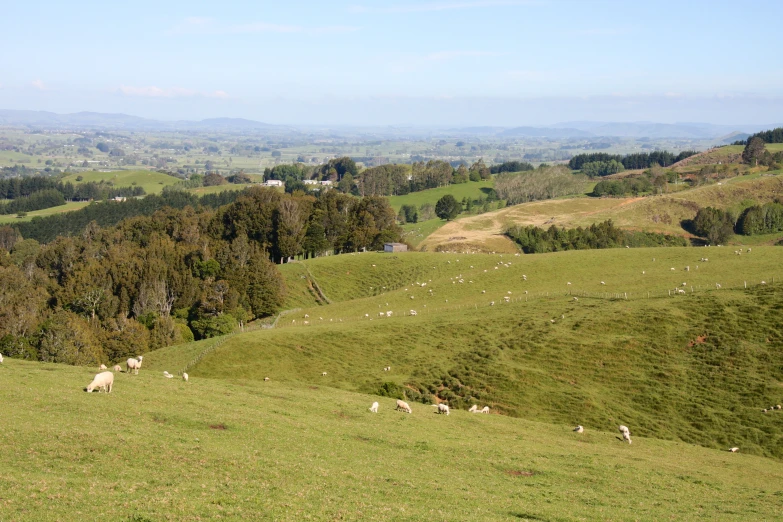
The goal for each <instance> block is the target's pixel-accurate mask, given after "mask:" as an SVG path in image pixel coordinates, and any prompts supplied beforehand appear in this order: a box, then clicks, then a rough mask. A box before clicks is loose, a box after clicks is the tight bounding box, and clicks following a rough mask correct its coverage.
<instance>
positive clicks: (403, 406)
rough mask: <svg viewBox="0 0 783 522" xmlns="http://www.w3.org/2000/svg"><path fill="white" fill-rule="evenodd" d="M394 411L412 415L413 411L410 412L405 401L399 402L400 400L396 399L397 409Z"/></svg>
mask: <svg viewBox="0 0 783 522" xmlns="http://www.w3.org/2000/svg"><path fill="white" fill-rule="evenodd" d="M394 409H395V410H402V411H404V412H405V413H413V410H411V407H410V406H408V403H407V402H405V401H401V400H400V399H397V407H396V408H394Z"/></svg>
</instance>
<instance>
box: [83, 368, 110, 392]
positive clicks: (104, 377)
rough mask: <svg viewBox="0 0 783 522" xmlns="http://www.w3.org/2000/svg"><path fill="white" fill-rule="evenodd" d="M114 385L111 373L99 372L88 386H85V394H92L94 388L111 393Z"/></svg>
mask: <svg viewBox="0 0 783 522" xmlns="http://www.w3.org/2000/svg"><path fill="white" fill-rule="evenodd" d="M113 385H114V374H113V373H111V372H101V373H99V374H98V375H96V376H95V378H94V379H93V380H92V382H91V383H90V384H88V385H87V393H92V391H93V390H94V389H95V388H98V389H99V390H98V391H100V390H103V391H106V392H108V393H111V388H112V386H113Z"/></svg>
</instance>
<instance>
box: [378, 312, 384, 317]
mask: <svg viewBox="0 0 783 522" xmlns="http://www.w3.org/2000/svg"><path fill="white" fill-rule="evenodd" d="M378 317H386V314H385V313H383V312H378Z"/></svg>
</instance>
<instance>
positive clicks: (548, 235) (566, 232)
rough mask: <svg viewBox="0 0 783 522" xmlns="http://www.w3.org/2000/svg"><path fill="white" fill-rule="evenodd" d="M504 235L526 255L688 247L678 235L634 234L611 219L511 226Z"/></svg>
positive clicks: (684, 240)
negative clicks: (567, 225) (564, 224)
mask: <svg viewBox="0 0 783 522" xmlns="http://www.w3.org/2000/svg"><path fill="white" fill-rule="evenodd" d="M505 234H506V236H507V237H509V238H510V239H511V240H512V241H514V242H515V243H516V244H517V245H519V247H520V248H521V249H522V251H523V252H525V253H526V254H543V253H546V252H560V251H563V250H589V249H599V248H620V247H625V246H629V247H657V246H687V245H688V242H687V240H686V239H685V238H683V237H680V236H672V235H668V234H659V233H655V232H635V231H629V230H623V229H621V228H617V227H616V226H614V223H612V220H611V219H610V220H607V221H604V222H602V223H594V224H592V225H590V226H589V227H587V228H582V227H577V228H571V229H567V228H560V227H557V226H555V225H552V226H551V227H549V228H546V229H545V228H541V227H535V226H526V227H522V226H518V225H517V226H512V227H509V228H508V229H507V230H506V233H505Z"/></svg>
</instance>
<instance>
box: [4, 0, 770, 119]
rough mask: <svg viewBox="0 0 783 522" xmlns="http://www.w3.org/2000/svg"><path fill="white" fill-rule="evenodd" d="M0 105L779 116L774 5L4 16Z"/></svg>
mask: <svg viewBox="0 0 783 522" xmlns="http://www.w3.org/2000/svg"><path fill="white" fill-rule="evenodd" d="M3 12H4V19H5V21H6V23H5V24H4V29H3V31H2V32H0V49H2V57H3V58H2V61H0V63H1V64H2V67H0V108H1V109H25V110H47V111H53V112H59V113H70V112H78V111H96V112H110V113H126V114H132V115H136V116H142V117H148V118H155V119H160V120H177V119H187V120H198V119H202V118H213V117H241V118H248V119H254V120H258V121H264V122H268V123H275V124H302V125H304V124H313V125H373V126H375V125H464V126H472V125H498V126H517V125H544V124H552V123H556V122H562V121H580V120H591V121H655V122H661V123H674V122H681V121H691V122H696V121H698V122H708V123H718V124H735V123H744V124H751V123H753V124H763V123H773V122H779V121H781V120H783V59H782V58H781V57H780V55H779V53H778V52H777V50H776V49H777V48H776V44H775V41H776V40H775V38H776V37H775V31H776V29H777V26H778V22H777V21H779V20H780V19H781V18H783V1H780V0H757V1H755V2H751V3H742V2H739V3H738V2H736V1H722V0H712V1H701V0H679V1H669V0H656V1H651V0H646V1H645V0H627V1H619V0H618V1H591V0H583V1H580V0H573V1H570V0H438V1H431V0H418V1H411V0H400V1H390V2H370V1H362V0H348V1H328V2H325V1H312V2H310V1H296V0H289V1H286V2H280V1H276V2H268V1H253V2H232V1H228V0H225V1H223V2H215V1H209V2H203V1H198V0H195V1H193V0H189V1H180V0H175V1H166V0H158V1H156V2H149V1H146V0H140V1H134V2H105V1H101V2H85V1H79V0H74V1H71V2H61V1H35V0H32V1H27V2H8V3H7V5H6V6H5V7H4V8H3Z"/></svg>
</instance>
